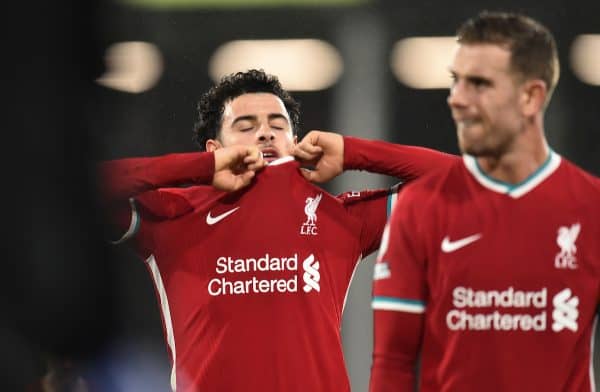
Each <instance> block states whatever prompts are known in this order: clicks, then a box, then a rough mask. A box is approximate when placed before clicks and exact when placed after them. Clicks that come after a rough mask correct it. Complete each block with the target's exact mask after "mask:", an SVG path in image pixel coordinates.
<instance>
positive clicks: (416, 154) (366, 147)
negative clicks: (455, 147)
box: [344, 136, 459, 181]
mask: <svg viewBox="0 0 600 392" xmlns="http://www.w3.org/2000/svg"><path fill="white" fill-rule="evenodd" d="M456 159H459V157H457V156H456V155H451V154H446V153H443V152H440V151H436V150H432V149H429V148H424V147H415V146H404V145H401V144H392V143H387V142H384V141H380V140H365V139H360V138H356V137H352V136H344V170H367V171H370V172H372V173H379V174H385V175H389V176H394V177H397V178H400V179H402V180H404V181H410V180H414V179H416V178H418V177H420V176H422V175H424V174H427V173H430V172H432V171H434V170H436V169H439V168H442V167H446V166H448V165H450V164H451V163H452V162H454V161H455V160H456Z"/></svg>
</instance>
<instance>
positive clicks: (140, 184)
mask: <svg viewBox="0 0 600 392" xmlns="http://www.w3.org/2000/svg"><path fill="white" fill-rule="evenodd" d="M214 169H215V160H214V154H213V153H212V152H211V153H181V154H168V155H164V156H160V157H150V158H126V159H118V160H112V161H106V162H102V163H100V164H99V168H98V170H99V174H100V178H101V180H102V184H101V192H102V196H103V199H104V201H105V203H106V205H107V209H108V213H109V214H110V215H111V220H112V221H113V223H114V224H115V226H116V230H117V231H118V234H113V238H118V240H116V241H114V243H121V242H123V241H125V240H127V239H129V238H131V237H133V236H134V235H135V234H136V233H137V232H138V230H139V228H140V224H141V220H142V217H144V218H147V219H148V220H149V221H156V220H161V219H165V218H173V217H175V216H179V215H182V214H184V213H185V212H188V211H189V210H190V209H191V207H190V205H189V203H188V202H187V200H185V198H183V197H182V196H180V195H177V194H174V193H173V192H164V191H162V190H158V189H159V188H165V187H169V186H177V185H182V184H190V183H193V184H210V182H212V178H213V175H214Z"/></svg>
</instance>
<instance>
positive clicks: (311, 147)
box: [292, 131, 344, 182]
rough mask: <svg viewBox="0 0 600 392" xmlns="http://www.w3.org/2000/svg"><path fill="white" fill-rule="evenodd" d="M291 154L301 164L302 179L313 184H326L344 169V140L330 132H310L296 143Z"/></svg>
mask: <svg viewBox="0 0 600 392" xmlns="http://www.w3.org/2000/svg"><path fill="white" fill-rule="evenodd" d="M292 154H293V155H294V156H295V157H296V159H298V160H299V161H300V162H301V163H302V164H304V165H306V166H312V169H311V170H309V169H304V170H303V171H302V174H303V175H304V177H305V178H306V179H307V180H309V181H313V182H326V181H329V180H331V179H332V178H334V177H336V176H337V175H339V174H340V173H342V171H343V169H344V138H343V137H342V135H338V134H337V133H332V132H323V131H310V132H309V133H307V134H306V136H305V137H304V138H303V139H302V140H301V141H300V143H298V144H297V145H296V146H295V147H294V150H293V152H292Z"/></svg>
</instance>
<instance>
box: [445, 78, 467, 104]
mask: <svg viewBox="0 0 600 392" xmlns="http://www.w3.org/2000/svg"><path fill="white" fill-rule="evenodd" d="M466 98H467V96H466V92H465V89H464V87H463V85H462V83H455V84H454V85H452V87H451V88H450V91H449V92H448V98H447V99H446V101H447V102H448V106H450V108H458V107H465V106H466V105H467V99H466Z"/></svg>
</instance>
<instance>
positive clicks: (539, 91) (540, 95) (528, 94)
mask: <svg viewBox="0 0 600 392" xmlns="http://www.w3.org/2000/svg"><path fill="white" fill-rule="evenodd" d="M547 93H548V92H547V89H546V83H544V81H543V80H539V79H534V80H528V81H526V82H525V83H524V85H523V95H522V100H521V102H522V108H523V114H525V115H526V116H532V115H535V114H537V113H538V112H540V111H542V110H543V109H544V104H545V102H546V95H547Z"/></svg>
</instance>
